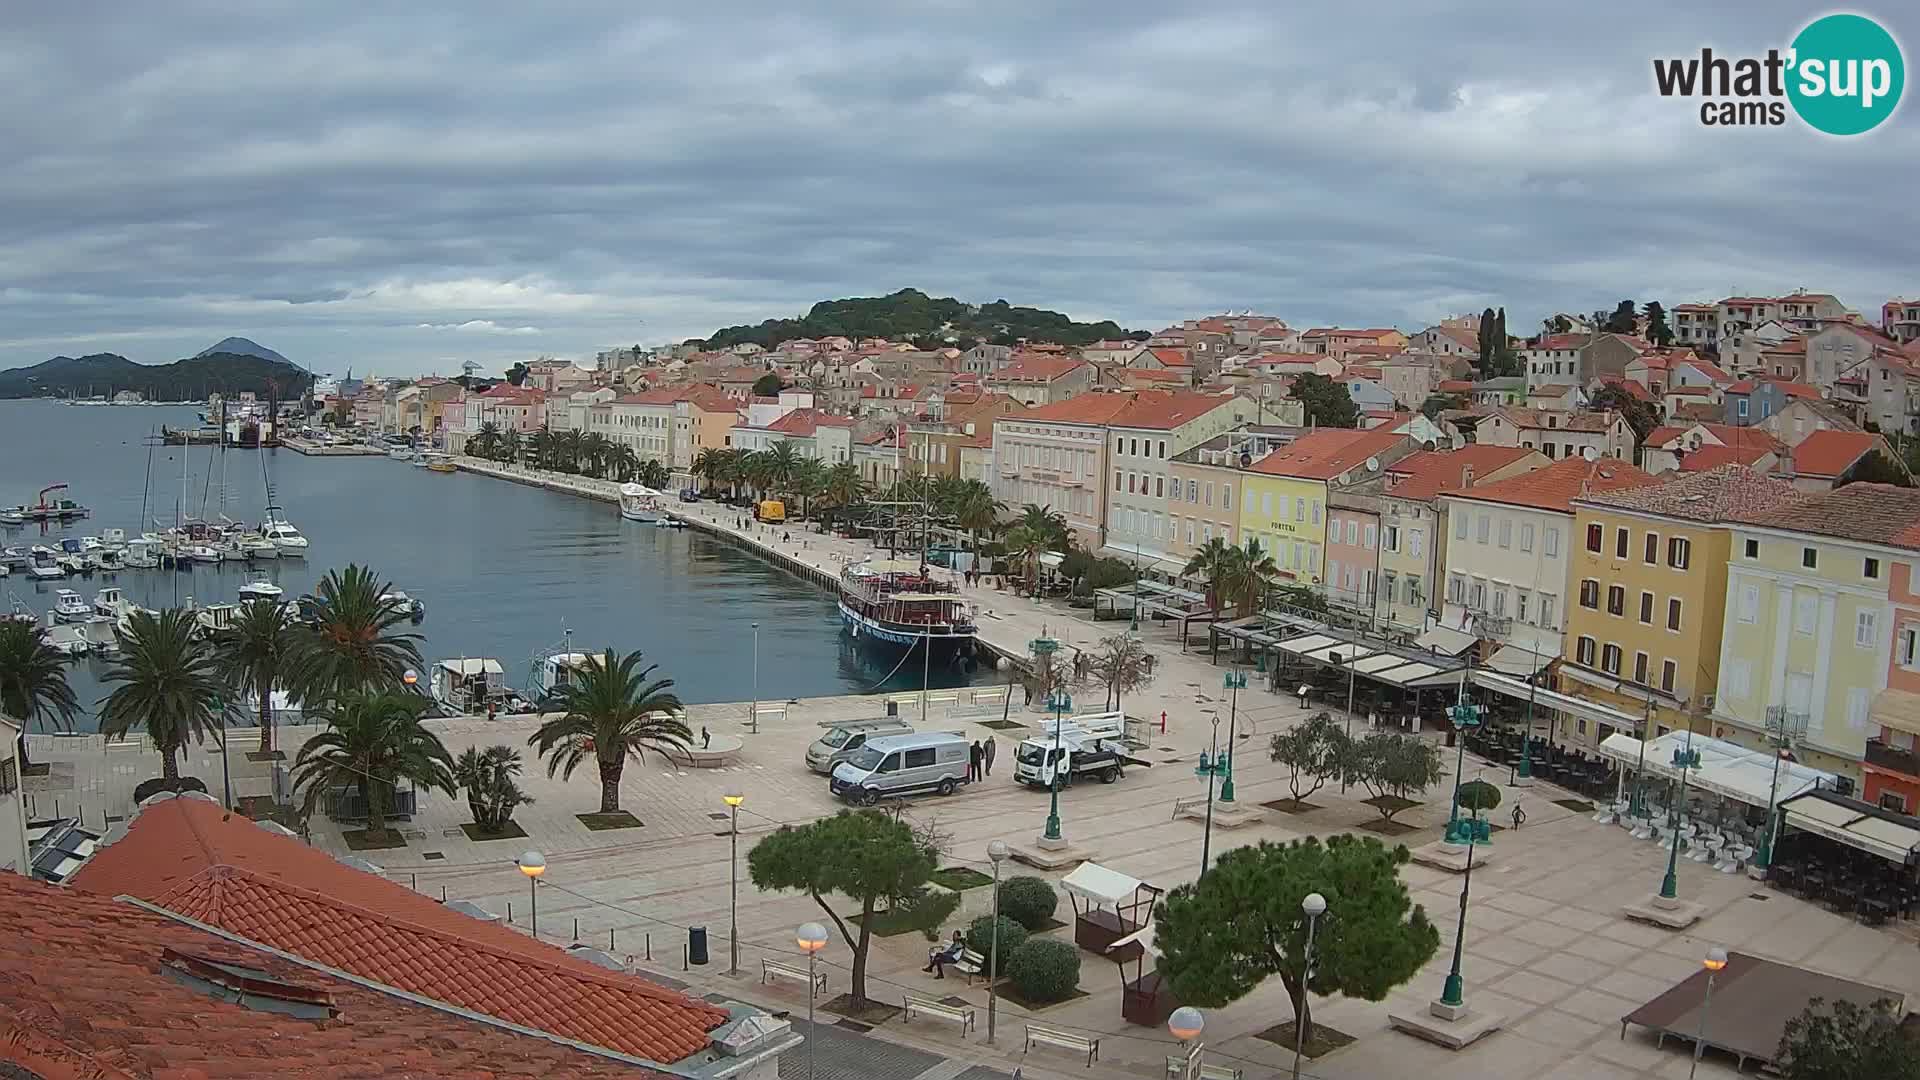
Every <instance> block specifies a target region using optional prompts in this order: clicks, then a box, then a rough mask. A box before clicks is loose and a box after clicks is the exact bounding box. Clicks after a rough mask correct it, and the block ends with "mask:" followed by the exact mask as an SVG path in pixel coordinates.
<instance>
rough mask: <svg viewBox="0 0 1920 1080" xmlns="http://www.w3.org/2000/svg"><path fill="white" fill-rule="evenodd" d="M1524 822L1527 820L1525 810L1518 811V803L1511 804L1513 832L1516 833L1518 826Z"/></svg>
mask: <svg viewBox="0 0 1920 1080" xmlns="http://www.w3.org/2000/svg"><path fill="white" fill-rule="evenodd" d="M1526 820H1527V812H1526V811H1525V810H1522V809H1520V804H1519V803H1514V804H1513V827H1514V829H1515V831H1518V830H1519V828H1520V826H1521V825H1523V824H1525V823H1526Z"/></svg>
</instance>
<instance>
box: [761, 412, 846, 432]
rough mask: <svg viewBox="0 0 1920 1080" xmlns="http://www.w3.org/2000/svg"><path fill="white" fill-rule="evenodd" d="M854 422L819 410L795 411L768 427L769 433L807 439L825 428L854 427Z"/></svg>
mask: <svg viewBox="0 0 1920 1080" xmlns="http://www.w3.org/2000/svg"><path fill="white" fill-rule="evenodd" d="M852 426H853V421H852V420H849V419H848V418H846V417H844V416H835V415H833V414H832V413H824V412H821V411H820V410H819V409H795V410H793V411H792V412H790V413H787V414H786V415H785V416H782V417H781V418H780V419H778V420H775V421H774V422H773V423H771V424H768V425H767V428H766V429H767V430H768V431H778V432H781V433H782V434H786V435H792V436H795V437H797V438H803V439H804V438H806V437H807V436H809V435H812V434H813V433H814V432H815V431H817V430H819V429H820V428H823V427H852Z"/></svg>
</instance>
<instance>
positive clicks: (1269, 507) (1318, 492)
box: [1240, 472, 1327, 585]
mask: <svg viewBox="0 0 1920 1080" xmlns="http://www.w3.org/2000/svg"><path fill="white" fill-rule="evenodd" d="M1240 487H1241V491H1240V539H1241V541H1242V542H1243V543H1244V542H1245V541H1247V540H1258V541H1260V546H1261V547H1263V548H1265V549H1266V550H1267V553H1268V554H1270V555H1272V556H1273V561H1274V565H1276V566H1278V567H1279V568H1280V574H1281V576H1282V577H1283V578H1285V579H1286V580H1289V581H1294V582H1298V583H1300V584H1303V585H1318V584H1320V576H1321V573H1322V559H1323V552H1324V551H1325V550H1326V543H1327V485H1326V482H1325V481H1323V480H1302V479H1299V478H1297V477H1291V476H1266V475H1262V474H1260V473H1256V472H1245V473H1242V474H1241V485H1240Z"/></svg>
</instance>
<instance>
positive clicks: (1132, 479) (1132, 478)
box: [1127, 473, 1139, 495]
mask: <svg viewBox="0 0 1920 1080" xmlns="http://www.w3.org/2000/svg"><path fill="white" fill-rule="evenodd" d="M1138 480H1139V474H1138V473H1128V474H1127V494H1129V495H1132V494H1134V490H1133V487H1134V484H1135V483H1136V482H1137V481H1138Z"/></svg>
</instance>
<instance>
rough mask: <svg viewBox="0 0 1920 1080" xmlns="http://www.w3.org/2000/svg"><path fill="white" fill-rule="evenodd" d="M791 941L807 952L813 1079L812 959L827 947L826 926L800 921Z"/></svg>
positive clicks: (810, 1078) (809, 1060) (810, 1071)
mask: <svg viewBox="0 0 1920 1080" xmlns="http://www.w3.org/2000/svg"><path fill="white" fill-rule="evenodd" d="M793 942H794V944H796V945H798V946H800V948H802V949H803V950H805V951H806V954H807V1080H813V1044H814V1043H816V1042H818V1041H819V1040H818V1039H815V1038H814V1037H813V1036H814V1030H813V999H814V996H815V994H816V991H815V990H814V987H816V986H818V985H819V983H818V982H816V981H815V979H816V976H815V975H814V961H815V960H816V959H817V958H818V957H819V955H820V950H821V949H824V948H826V947H827V928H826V927H824V926H821V925H820V924H819V923H817V922H809V923H801V924H800V929H799V931H798V932H797V933H795V934H794V935H793Z"/></svg>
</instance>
